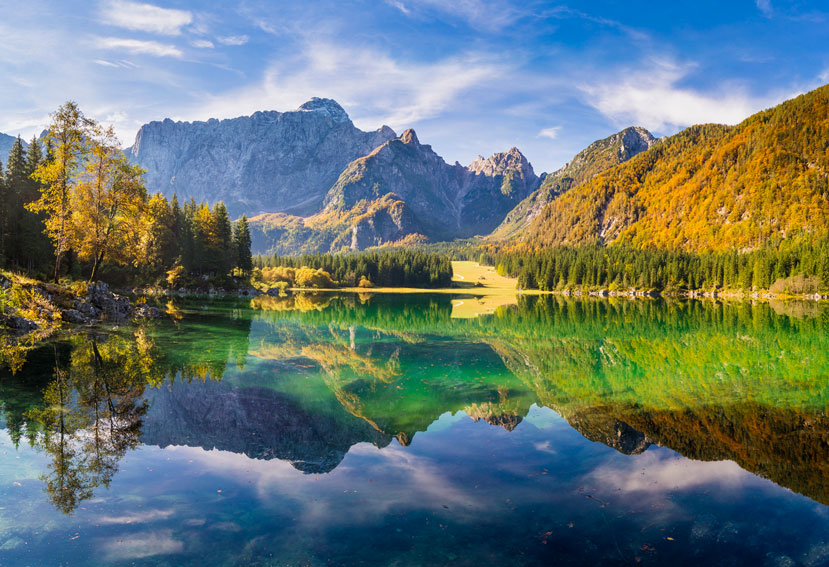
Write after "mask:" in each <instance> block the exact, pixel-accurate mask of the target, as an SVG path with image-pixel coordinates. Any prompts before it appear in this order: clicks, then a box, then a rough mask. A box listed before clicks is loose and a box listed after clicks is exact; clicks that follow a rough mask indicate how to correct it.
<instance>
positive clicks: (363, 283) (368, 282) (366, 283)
mask: <svg viewBox="0 0 829 567" xmlns="http://www.w3.org/2000/svg"><path fill="white" fill-rule="evenodd" d="M357 287H374V284H373V283H371V280H370V279H368V278H367V277H365V276H362V277H360V283H358V284H357Z"/></svg>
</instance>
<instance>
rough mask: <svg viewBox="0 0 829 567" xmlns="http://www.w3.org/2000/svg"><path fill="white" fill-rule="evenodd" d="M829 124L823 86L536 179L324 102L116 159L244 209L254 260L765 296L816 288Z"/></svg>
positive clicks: (9, 194) (194, 129) (158, 127)
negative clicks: (424, 264)
mask: <svg viewBox="0 0 829 567" xmlns="http://www.w3.org/2000/svg"><path fill="white" fill-rule="evenodd" d="M828 114H829V86H824V87H821V88H819V89H817V90H814V91H812V92H810V93H807V94H805V95H802V96H799V97H797V98H795V99H793V100H790V101H787V102H784V103H783V104H781V105H779V106H777V107H774V108H772V109H769V110H766V111H763V112H760V113H758V114H756V115H754V116H751V117H749V118H748V119H746V120H745V121H744V122H742V123H740V124H738V125H736V126H723V125H715V124H707V125H700V126H693V127H691V128H688V129H686V130H684V131H682V132H680V133H678V134H676V135H674V136H671V137H668V138H662V139H658V140H657V139H656V138H654V137H653V136H652V135H651V134H650V133H649V132H648V131H647V130H644V129H643V128H639V127H631V128H626V129H624V130H622V131H621V132H619V133H617V134H614V135H612V136H609V137H608V138H605V139H603V140H598V141H596V142H594V143H593V144H591V145H590V146H588V147H587V148H585V149H584V150H582V151H581V152H579V153H578V154H577V155H576V156H575V157H574V158H573V159H572V160H571V161H570V163H568V164H567V165H565V166H564V167H563V168H561V169H560V170H558V171H556V172H553V173H550V174H546V173H543V174H541V175H536V173H535V172H534V170H533V168H532V166H531V165H530V163H529V162H528V161H527V159H526V158H525V157H524V156H523V155H522V154H521V152H520V151H519V150H518V149H516V148H511V149H510V150H508V151H506V152H503V153H496V154H493V155H492V156H490V157H489V158H486V159H484V158H483V157H479V158H478V159H476V160H475V161H473V162H472V163H471V164H469V165H467V166H463V165H461V164H459V163H455V164H448V163H446V162H445V161H444V160H443V158H441V157H440V156H439V155H437V154H436V153H435V152H434V151H433V150H432V148H431V146H429V145H426V144H421V143H420V141H419V140H418V138H417V135H416V134H415V132H414V131H413V130H406V131H405V132H403V134H402V135H400V136H399V137H398V136H397V135H396V134H395V132H393V131H392V130H391V129H390V128H388V127H386V126H384V127H381V128H379V129H378V130H376V131H374V132H363V131H361V130H359V129H358V128H356V127H355V126H354V125H353V123H352V122H351V120H350V118H349V117H348V115H347V114H346V113H345V111H344V110H343V109H342V107H340V105H339V104H337V103H336V102H335V101H333V100H329V99H317V98H314V99H312V100H310V101H308V102H307V103H305V104H303V105H302V106H300V107H299V108H298V109H296V110H294V111H289V112H282V113H280V112H258V113H255V114H253V115H252V116H249V117H240V118H235V119H232V120H221V121H220V120H209V121H207V122H193V123H182V122H173V121H171V120H165V121H163V122H153V123H150V124H147V125H145V126H143V127H142V128H141V130H140V131H139V133H138V135H137V136H136V141H135V144H134V145H133V146H132V147H131V148H129V149H128V150H127V155H128V156H129V158H130V160H131V161H132V162H133V163H134V164H138V165H141V166H142V167H144V168H146V170H147V172H146V174H145V181H146V185H147V189H148V194H151V193H152V192H154V191H158V192H160V193H162V194H163V195H166V196H167V197H170V198H171V199H170V200H172V196H173V195H177V196H178V198H179V199H180V200H181V202H183V203H187V202H192V201H191V199H195V201H196V202H197V203H200V202H203V201H204V202H210V203H217V202H224V203H225V204H226V206H227V211H228V214H229V216H230V218H235V217H238V216H241V215H243V214H246V215H248V216H251V215H253V216H252V218H250V233H251V235H250V237H251V249H252V251H253V252H254V253H260V254H280V255H296V254H319V253H338V252H347V251H359V250H365V249H370V248H376V247H385V246H396V247H404V246H405V247H422V246H424V245H427V244H428V246H429V249H430V250H432V251H441V252H449V253H451V254H454V255H455V257H457V256H458V254H459V251H461V252H460V254H461V255H463V256H465V257H470V256H471V257H475V258H482V259H484V260H489V261H496V256H497V262H498V263H500V264H501V266H502V269H503V271H504V273H509V274H512V275H516V276H518V277H519V278H520V279H521V285H522V286H523V287H530V288H531V287H540V288H542V289H556V288H560V287H562V286H570V285H582V286H583V285H588V286H593V285H595V286H611V285H616V286H619V287H623V286H646V287H655V288H661V289H665V288H671V287H680V288H682V287H686V288H700V287H708V286H710V287H718V286H726V287H739V288H741V289H746V288H749V287H753V288H762V289H766V288H768V287H770V286H772V285H773V284H774V283H775V282H778V280H789V279H791V278H801V279H799V280H796V281H795V280H791V281H789V282H788V283H785V285H784V284H783V283H781V284H780V285H784V287H786V288H787V289H790V290H794V289H800V290H804V291H816V290H817V291H825V290H827V289H829V276H827V268H826V246H827V245H826V241H827V235H829V122H827V121H826V116H827V115H828ZM6 141H7V140H6V139H5V138H3V139H0V144H2V143H5V142H6ZM35 146H37V144H35ZM23 150H24V147H23V146H22V144H21V145H19V147H18V148H17V149H15V150H14V151H15V156H10V157H12V158H13V159H10V160H9V162H8V163H9V165H8V167H7V168H6V169H7V171H5V172H4V176H3V177H4V178H5V180H4V181H3V187H4V195H5V198H6V200H7V201H8V206H7V207H6V211H7V212H8V211H12V210H13V209H14V208H15V207H17V208H22V204H21V203H26V202H30V201H32V200H33V199H34V198H36V197H37V193H38V186H37V185H36V184H32V183H31V181H30V179H29V177H28V172H31V171H32V165H31V164H32V163H36V162H35V160H36V159H40V157H39V156H32V157H31V158H29V159H25V158H24V157H23ZM36 153H37V152H36ZM10 187H11V188H13V189H9V188H10ZM18 216H20V215H17V216H16V215H15V214H12V213H9V215H8V220H7V222H6V223H5V224H4V225H3V230H4V231H5V234H4V238H5V242H7V243H8V242H11V241H13V240H14V239H15V238H19V239H20V243H19V244H20V246H17V245H14V244H13V245H12V246H11V247H10V248H8V249H7V250H10V252H9V251H7V252H6V259H7V260H9V258H10V257H13V258H12V264H13V265H21V264H23V263H24V258H29V257H31V256H33V255H34V256H37V255H39V256H42V257H44V258H45V259H48V257H49V256H50V250H49V249H48V243H45V244H44V242H42V241H43V238H42V230H40V229H39V223H40V220H39V219H34V218H30V219H29V220H31V221H32V222H31V223H30V224H32V225H33V226H32V227H24V226H21V227H17V228H14V224H15V223H16V222H18V221H16V220H15V219H16V218H18ZM35 225H38V226H35ZM24 234H25V235H26V236H25V237H20V235H24ZM9 239H11V240H9ZM458 239H463V240H462V242H461V243H460V244H457V245H456V244H441V243H452V242H455V241H457V240H458ZM30 244H31V246H30ZM26 246H29V247H30V248H33V250H31V251H30V252H31V253H29V252H25V251H24V248H25V247H26ZM560 247H567V248H566V249H564V250H558V248H560ZM583 247H588V248H587V249H586V250H579V251H576V250H575V249H576V248H578V249H581V248H583ZM617 247H624V248H623V249H618V250H613V251H608V252H607V254H603V253H601V252H599V250H601V249H605V248H608V249H616V248H617ZM69 252H72V250H69ZM482 253H483V255H482ZM747 253H748V255H747ZM70 256H71V254H70ZM44 258H40V259H39V260H38V261H37V263H39V264H42V263H44V261H45V260H44ZM632 258H635V260H634V259H632ZM69 260H71V257H70V258H69ZM7 263H8V262H7Z"/></svg>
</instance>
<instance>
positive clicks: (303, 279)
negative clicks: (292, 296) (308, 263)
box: [288, 267, 336, 288]
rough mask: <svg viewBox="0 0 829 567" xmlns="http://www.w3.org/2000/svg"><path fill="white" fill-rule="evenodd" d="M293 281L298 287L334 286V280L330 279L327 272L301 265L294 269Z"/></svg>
mask: <svg viewBox="0 0 829 567" xmlns="http://www.w3.org/2000/svg"><path fill="white" fill-rule="evenodd" d="M288 269H290V268H288ZM295 282H296V285H297V286H298V287H317V288H332V287H336V284H335V283H334V280H332V279H331V274H329V273H328V272H326V271H323V270H322V269H319V270H315V269H313V268H305V267H302V268H300V269H298V270H296V279H295Z"/></svg>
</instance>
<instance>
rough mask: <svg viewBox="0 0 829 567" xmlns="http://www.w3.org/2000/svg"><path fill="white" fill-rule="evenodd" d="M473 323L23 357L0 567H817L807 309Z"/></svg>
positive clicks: (345, 326)
mask: <svg viewBox="0 0 829 567" xmlns="http://www.w3.org/2000/svg"><path fill="white" fill-rule="evenodd" d="M453 301H454V306H453ZM469 301H477V300H475V299H474V298H468V297H467V298H453V297H451V296H449V295H429V294H423V295H382V294H376V295H374V296H370V295H356V294H354V295H317V296H314V295H297V296H291V297H285V298H274V297H268V296H263V297H260V298H256V299H254V300H253V301H252V302H251V301H230V300H227V301H222V300H213V301H201V302H197V301H192V300H191V301H177V302H171V303H170V304H169V305H168V306H167V310H168V312H169V313H170V314H171V317H170V318H168V319H164V320H161V321H155V322H150V323H147V324H144V325H142V326H139V327H121V328H111V327H106V328H99V329H96V330H93V331H89V332H77V333H75V334H73V335H70V336H66V337H63V338H61V339H60V340H56V341H53V342H50V343H49V344H46V345H44V346H42V347H40V348H38V349H37V350H36V351H33V352H31V353H29V356H28V358H27V360H26V362H25V363H24V364H23V366H22V368H20V369H19V370H18V371H17V372H16V373H14V374H12V373H11V372H10V371H9V370H6V371H4V372H3V374H2V377H1V378H0V566H4V567H5V566H12V565H13V566H24V565H32V566H35V565H36V566H41V565H73V566H86V565H90V566H91V565H95V566H98V565H280V566H286V565H492V564H507V565H538V564H548V565H590V564H602V565H656V564H671V565H751V566H756V565H761V566H765V565H768V566H789V565H810V566H818V565H829V416H827V407H828V406H829V332H827V331H829V309H827V308H825V306H823V305H818V304H810V303H802V304H800V303H792V304H787V303H782V302H780V303H773V304H751V303H749V302H744V303H713V302H710V301H708V302H701V301H673V302H669V301H663V300H653V301H651V300H627V299H624V300H622V299H619V300H616V299H611V300H599V299H587V298H585V299H582V300H576V299H565V298H562V297H554V296H533V297H520V298H519V299H518V303H517V305H511V306H509V305H507V306H504V305H500V306H498V307H497V308H495V309H494V313H492V314H488V315H482V316H480V317H466V318H454V317H453V316H452V315H453V307H454V308H457V305H458V304H459V303H463V302H469ZM456 314H457V311H456Z"/></svg>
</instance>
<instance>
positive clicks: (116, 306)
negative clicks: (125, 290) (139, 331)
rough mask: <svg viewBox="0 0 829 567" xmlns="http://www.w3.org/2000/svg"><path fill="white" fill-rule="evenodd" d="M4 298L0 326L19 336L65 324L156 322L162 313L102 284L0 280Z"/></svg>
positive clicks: (7, 278) (1, 277) (18, 279)
mask: <svg viewBox="0 0 829 567" xmlns="http://www.w3.org/2000/svg"><path fill="white" fill-rule="evenodd" d="M0 292H2V295H3V298H4V300H5V301H4V305H3V312H2V313H0V325H2V326H3V327H5V328H6V329H7V330H10V331H13V332H15V333H17V334H28V333H31V332H34V331H49V330H54V329H57V328H58V327H60V326H61V324H62V323H67V324H70V325H92V324H95V323H99V322H115V323H124V322H129V321H132V320H136V319H157V318H158V317H161V316H162V311H161V310H160V309H158V308H157V307H153V306H151V305H148V304H147V303H144V302H138V303H135V304H133V302H131V301H130V299H129V298H128V297H126V296H124V295H119V294H117V293H115V292H113V291H111V290H110V288H109V286H108V285H107V284H106V283H103V282H97V283H93V284H89V285H86V286H80V285H79V286H76V287H66V286H60V285H55V284H50V283H46V282H38V281H35V280H27V279H24V278H14V277H12V278H9V277H6V276H0Z"/></svg>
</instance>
